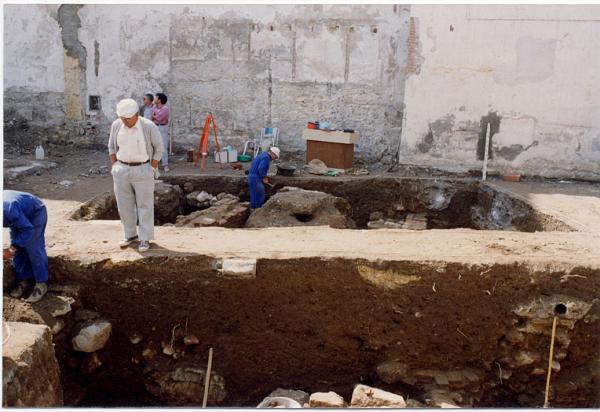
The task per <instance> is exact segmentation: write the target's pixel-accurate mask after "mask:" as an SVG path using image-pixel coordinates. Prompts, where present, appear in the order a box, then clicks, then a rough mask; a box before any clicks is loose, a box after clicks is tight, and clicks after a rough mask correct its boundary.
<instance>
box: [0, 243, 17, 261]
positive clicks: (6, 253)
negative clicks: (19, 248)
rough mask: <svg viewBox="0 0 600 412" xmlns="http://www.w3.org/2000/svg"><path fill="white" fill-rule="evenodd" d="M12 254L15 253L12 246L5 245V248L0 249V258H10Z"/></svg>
mask: <svg viewBox="0 0 600 412" xmlns="http://www.w3.org/2000/svg"><path fill="white" fill-rule="evenodd" d="M14 255H15V252H14V248H13V247H12V246H11V247H7V248H6V249H4V250H3V251H2V259H4V260H12V258H13V256H14Z"/></svg>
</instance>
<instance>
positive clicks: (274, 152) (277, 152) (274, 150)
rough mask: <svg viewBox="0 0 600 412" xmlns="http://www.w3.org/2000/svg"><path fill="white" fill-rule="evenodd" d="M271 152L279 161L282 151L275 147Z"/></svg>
mask: <svg viewBox="0 0 600 412" xmlns="http://www.w3.org/2000/svg"><path fill="white" fill-rule="evenodd" d="M269 150H270V151H271V153H273V154H274V155H275V156H277V158H278V159H279V154H280V153H281V150H279V148H278V147H275V146H273V147H272V148H270V149H269Z"/></svg>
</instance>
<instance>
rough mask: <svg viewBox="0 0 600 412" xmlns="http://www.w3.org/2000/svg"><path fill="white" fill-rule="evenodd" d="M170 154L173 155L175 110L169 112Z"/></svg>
mask: <svg viewBox="0 0 600 412" xmlns="http://www.w3.org/2000/svg"><path fill="white" fill-rule="evenodd" d="M171 107H173V106H171ZM169 155H171V156H173V112H169Z"/></svg>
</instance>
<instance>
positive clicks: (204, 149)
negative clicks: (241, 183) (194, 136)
mask: <svg viewBox="0 0 600 412" xmlns="http://www.w3.org/2000/svg"><path fill="white" fill-rule="evenodd" d="M211 126H212V129H213V133H214V135H215V146H216V149H217V158H218V160H219V166H220V167H221V168H223V164H222V163H221V147H220V146H219V137H218V136H217V124H216V123H215V117H214V116H213V114H212V113H208V116H206V120H204V128H203V129H202V135H201V136H200V143H199V144H198V151H197V152H196V159H195V161H194V166H195V167H196V166H198V160H199V159H200V155H201V154H202V170H204V169H205V168H206V156H207V155H208V135H209V134H210V127H211Z"/></svg>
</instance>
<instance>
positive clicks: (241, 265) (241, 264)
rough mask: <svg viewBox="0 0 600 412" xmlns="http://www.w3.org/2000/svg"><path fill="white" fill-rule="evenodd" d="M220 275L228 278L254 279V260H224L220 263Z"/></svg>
mask: <svg viewBox="0 0 600 412" xmlns="http://www.w3.org/2000/svg"><path fill="white" fill-rule="evenodd" d="M220 275H221V276H223V277H230V278H247V279H252V278H255V277H256V259H245V258H225V259H223V262H222V268H221V271H220Z"/></svg>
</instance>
